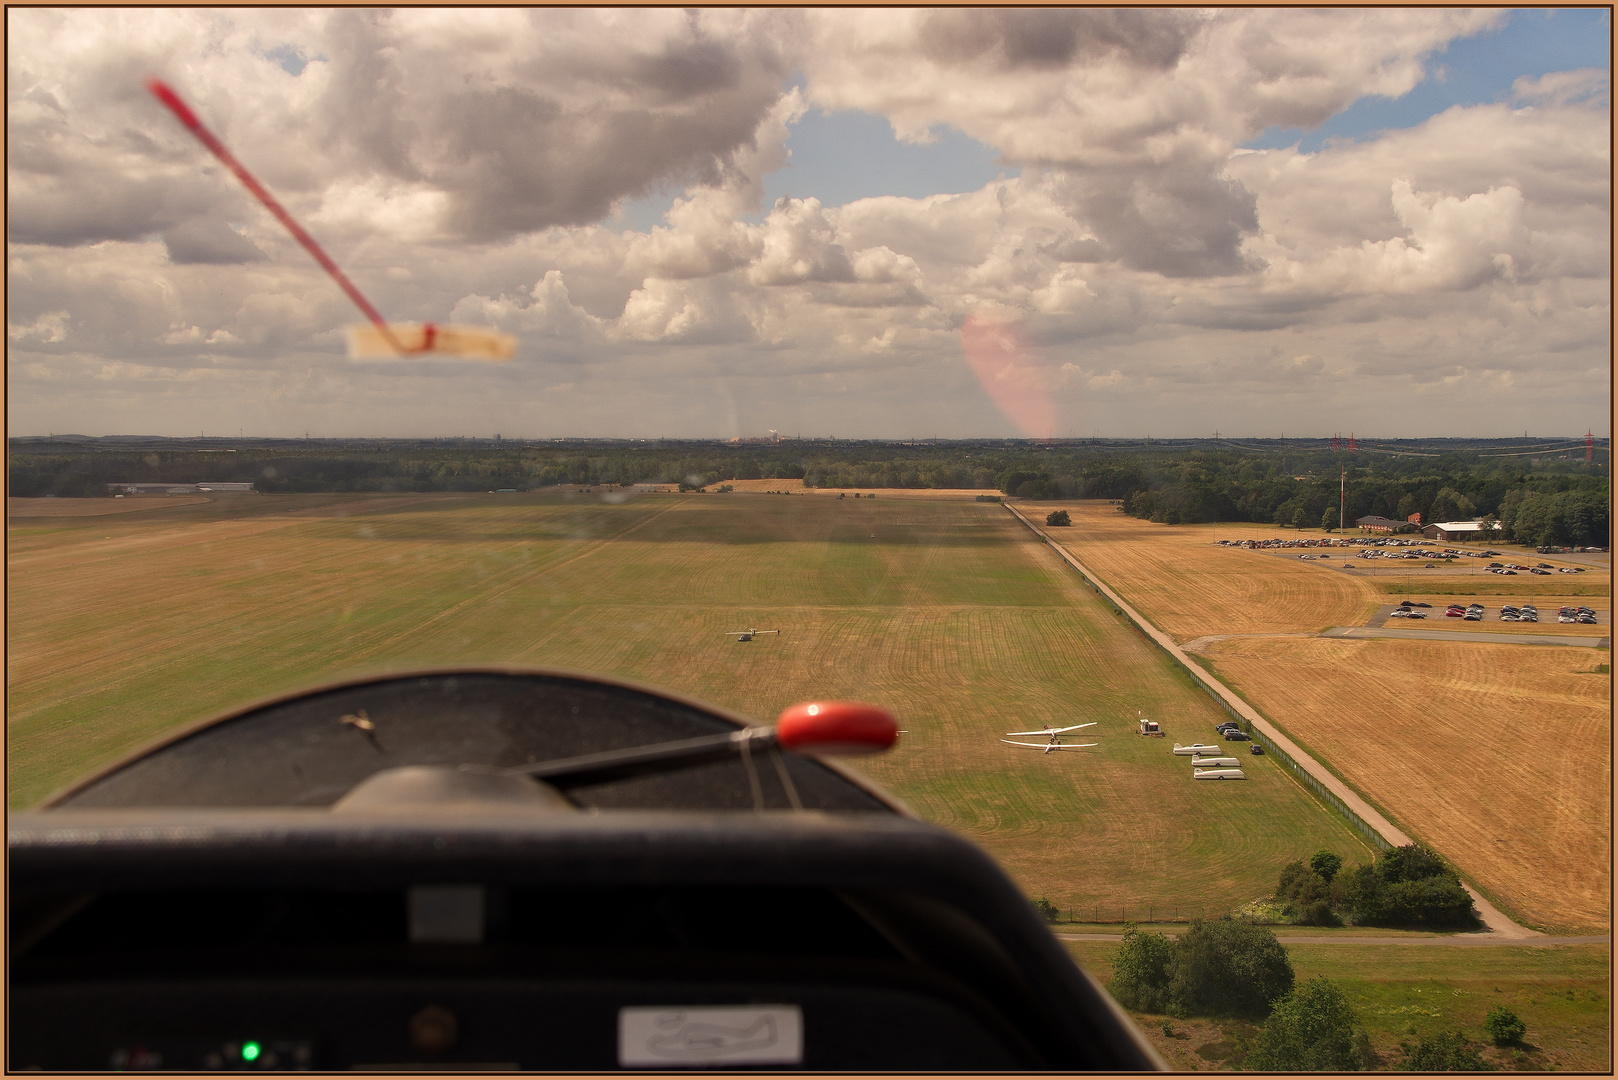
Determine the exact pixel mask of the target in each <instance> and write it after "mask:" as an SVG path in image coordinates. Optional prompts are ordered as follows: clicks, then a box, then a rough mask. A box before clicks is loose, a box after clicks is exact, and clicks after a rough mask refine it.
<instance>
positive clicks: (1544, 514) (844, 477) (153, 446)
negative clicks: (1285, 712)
mask: <svg viewBox="0 0 1618 1080" xmlns="http://www.w3.org/2000/svg"><path fill="white" fill-rule="evenodd" d="M1546 445H1547V444H1544V443H1540V444H1533V443H1527V444H1526V447H1527V448H1526V449H1525V448H1524V445H1523V444H1522V441H1521V440H1494V441H1483V440H1425V441H1423V440H1407V441H1399V442H1389V443H1383V444H1379V445H1378V446H1375V447H1365V446H1363V445H1362V446H1361V447H1360V448H1359V449H1356V450H1354V451H1349V450H1347V449H1346V448H1343V447H1336V448H1334V447H1333V445H1332V443H1331V441H1330V440H1321V439H1294V440H1280V439H1275V440H1247V441H1245V442H1244V443H1242V444H1238V443H1234V442H1231V441H1222V440H1217V439H1201V440H1181V441H1171V442H1162V441H1158V442H1151V441H1142V440H1107V439H1087V440H1068V441H1055V442H1033V441H1028V440H956V441H928V442H882V441H849V440H830V439H826V440H807V439H805V440H797V439H793V440H783V441H779V442H767V441H762V440H761V441H753V442H718V441H712V442H705V441H696V440H691V441H687V440H627V439H598V440H571V439H570V440H508V441H500V440H496V439H388V440H376V439H365V440H357V439H246V440H230V439H202V438H197V439H162V438H155V437H153V438H139V437H105V438H90V437H82V436H54V437H50V438H14V439H12V440H10V462H9V481H10V494H11V495H13V496H19V497H39V496H44V495H54V496H58V497H98V496H104V495H105V494H106V492H107V485H108V484H110V483H197V482H205V481H236V482H242V481H251V482H252V483H253V484H254V485H255V487H256V489H257V490H258V491H261V492H267V493H277V492H317V491H319V492H349V491H352V492H388V491H422V492H425V491H489V490H497V489H501V488H507V489H516V490H519V491H525V490H530V489H535V488H546V487H555V486H558V485H576V486H580V487H596V486H602V485H609V486H613V485H615V486H623V487H628V486H631V485H634V484H637V483H657V484H671V485H673V484H682V483H683V484H684V485H685V486H687V487H688V488H704V487H708V486H711V485H716V484H719V483H721V482H723V481H726V480H733V479H742V480H756V479H786V480H802V481H803V483H804V485H805V486H807V487H821V488H842V489H860V488H967V489H980V490H983V491H999V492H1003V493H1004V494H1007V495H1015V496H1022V497H1025V498H1039V499H1098V498H1099V499H1113V500H1118V501H1119V502H1120V503H1121V506H1122V509H1123V510H1124V512H1126V513H1130V514H1133V515H1135V516H1137V517H1141V518H1147V519H1150V520H1152V521H1157V522H1163V523H1166V524H1182V523H1183V524H1193V523H1197V522H1212V521H1249V522H1262V523H1264V524H1273V525H1277V526H1292V527H1303V526H1307V527H1310V528H1314V527H1328V528H1331V527H1336V525H1337V524H1338V516H1339V496H1340V495H1341V513H1342V518H1343V520H1344V521H1345V522H1346V523H1348V524H1349V525H1350V526H1351V527H1352V524H1353V522H1354V519H1356V518H1358V517H1361V516H1363V515H1367V514H1374V515H1378V516H1381V517H1388V518H1395V519H1399V520H1404V519H1408V518H1409V517H1410V516H1411V515H1412V514H1419V515H1421V521H1422V522H1423V523H1424V524H1425V523H1428V522H1433V521H1456V520H1475V519H1478V518H1485V517H1486V518H1490V519H1494V520H1497V521H1498V522H1499V523H1500V530H1501V531H1500V534H1501V535H1502V536H1504V537H1507V538H1510V539H1514V540H1517V541H1519V542H1523V543H1532V544H1581V545H1605V544H1606V542H1607V535H1608V529H1609V523H1610V492H1609V484H1608V476H1607V460H1606V459H1607V454H1608V448H1607V446H1606V445H1601V446H1599V447H1596V448H1595V451H1594V455H1593V456H1594V457H1595V460H1593V461H1586V460H1584V453H1583V447H1582V446H1581V447H1578V448H1577V449H1576V450H1575V451H1573V452H1569V449H1568V443H1567V442H1566V441H1564V442H1563V443H1561V444H1557V445H1555V446H1552V447H1551V448H1549V449H1544V450H1543V452H1537V453H1536V452H1535V447H1536V446H1538V447H1541V448H1543V447H1545V446H1546Z"/></svg>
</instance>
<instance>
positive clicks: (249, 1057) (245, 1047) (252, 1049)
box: [242, 1042, 259, 1061]
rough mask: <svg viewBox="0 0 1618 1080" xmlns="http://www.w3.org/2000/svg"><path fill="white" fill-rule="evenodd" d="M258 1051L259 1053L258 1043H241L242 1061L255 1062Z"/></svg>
mask: <svg viewBox="0 0 1618 1080" xmlns="http://www.w3.org/2000/svg"><path fill="white" fill-rule="evenodd" d="M258 1051H259V1045H258V1043H256V1042H249V1043H242V1060H243V1061H256V1060H258Z"/></svg>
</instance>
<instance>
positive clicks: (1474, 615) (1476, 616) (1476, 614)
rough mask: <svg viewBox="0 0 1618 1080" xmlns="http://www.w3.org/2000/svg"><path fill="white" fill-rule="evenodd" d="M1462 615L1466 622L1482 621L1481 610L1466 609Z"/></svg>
mask: <svg viewBox="0 0 1618 1080" xmlns="http://www.w3.org/2000/svg"><path fill="white" fill-rule="evenodd" d="M1462 617H1463V618H1464V619H1465V620H1466V621H1467V622H1482V621H1483V612H1481V611H1468V612H1467V613H1466V614H1465V615H1464V616H1462Z"/></svg>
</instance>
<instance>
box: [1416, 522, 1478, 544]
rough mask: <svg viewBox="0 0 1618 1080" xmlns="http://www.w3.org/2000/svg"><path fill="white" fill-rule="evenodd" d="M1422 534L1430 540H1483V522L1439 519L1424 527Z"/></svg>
mask: <svg viewBox="0 0 1618 1080" xmlns="http://www.w3.org/2000/svg"><path fill="white" fill-rule="evenodd" d="M1421 535H1423V536H1425V537H1426V538H1427V539H1429V540H1481V539H1483V522H1481V521H1438V522H1434V523H1433V524H1431V525H1428V526H1426V527H1425V528H1423V529H1422V530H1421Z"/></svg>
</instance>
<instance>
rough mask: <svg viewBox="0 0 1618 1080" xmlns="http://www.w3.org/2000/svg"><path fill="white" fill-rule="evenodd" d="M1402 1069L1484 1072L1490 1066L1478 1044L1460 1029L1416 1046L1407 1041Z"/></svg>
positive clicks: (1423, 1041) (1404, 1046) (1426, 1040)
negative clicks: (1475, 1044)
mask: <svg viewBox="0 0 1618 1080" xmlns="http://www.w3.org/2000/svg"><path fill="white" fill-rule="evenodd" d="M1401 1049H1402V1050H1403V1051H1404V1060H1403V1061H1402V1062H1401V1063H1400V1066H1399V1067H1400V1068H1401V1069H1405V1070H1408V1071H1410V1072H1483V1071H1485V1070H1487V1069H1488V1066H1487V1065H1485V1064H1484V1063H1483V1055H1481V1054H1479V1053H1478V1050H1477V1047H1475V1046H1473V1045H1472V1044H1471V1043H1470V1042H1468V1041H1467V1039H1466V1036H1465V1035H1462V1034H1461V1033H1460V1032H1459V1031H1452V1032H1450V1033H1449V1034H1447V1035H1433V1036H1431V1037H1429V1038H1426V1039H1423V1040H1421V1042H1420V1043H1418V1044H1417V1045H1415V1046H1411V1045H1410V1044H1409V1043H1405V1044H1403V1046H1402V1047H1401Z"/></svg>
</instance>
